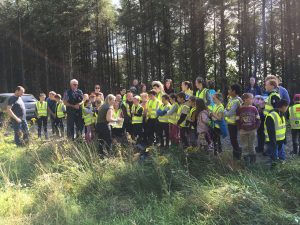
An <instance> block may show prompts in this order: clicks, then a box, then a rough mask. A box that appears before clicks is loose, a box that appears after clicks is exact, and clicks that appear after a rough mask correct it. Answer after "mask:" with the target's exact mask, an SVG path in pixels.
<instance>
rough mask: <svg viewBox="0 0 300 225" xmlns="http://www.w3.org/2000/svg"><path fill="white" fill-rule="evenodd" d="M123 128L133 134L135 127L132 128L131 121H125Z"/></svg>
mask: <svg viewBox="0 0 300 225" xmlns="http://www.w3.org/2000/svg"><path fill="white" fill-rule="evenodd" d="M123 128H124V130H125V132H127V133H129V134H130V135H133V129H132V124H131V121H125V122H124V125H123Z"/></svg>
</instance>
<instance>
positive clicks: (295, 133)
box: [289, 94, 300, 155]
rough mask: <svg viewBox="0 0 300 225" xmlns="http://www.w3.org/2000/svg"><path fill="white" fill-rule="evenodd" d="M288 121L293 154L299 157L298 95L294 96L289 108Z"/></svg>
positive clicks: (299, 109) (299, 115) (299, 104)
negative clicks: (292, 103)
mask: <svg viewBox="0 0 300 225" xmlns="http://www.w3.org/2000/svg"><path fill="white" fill-rule="evenodd" d="M289 120H290V124H291V132H292V140H293V154H295V155H296V154H299V155H300V149H299V145H300V143H299V142H300V94H296V95H295V96H294V105H293V106H291V107H290V108H289Z"/></svg>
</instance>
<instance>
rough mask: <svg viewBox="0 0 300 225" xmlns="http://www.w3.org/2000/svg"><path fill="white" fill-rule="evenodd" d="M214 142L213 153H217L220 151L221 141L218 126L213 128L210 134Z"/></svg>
mask: <svg viewBox="0 0 300 225" xmlns="http://www.w3.org/2000/svg"><path fill="white" fill-rule="evenodd" d="M212 139H213V143H214V153H215V154H218V153H221V152H222V143H221V130H220V129H219V128H214V130H213V135H212Z"/></svg>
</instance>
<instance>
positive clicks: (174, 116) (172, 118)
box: [169, 102, 179, 125]
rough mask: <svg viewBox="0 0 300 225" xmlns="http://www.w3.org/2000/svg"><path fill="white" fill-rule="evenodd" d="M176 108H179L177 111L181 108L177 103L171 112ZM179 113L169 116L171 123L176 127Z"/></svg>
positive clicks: (175, 112)
mask: <svg viewBox="0 0 300 225" xmlns="http://www.w3.org/2000/svg"><path fill="white" fill-rule="evenodd" d="M174 107H177V111H178V108H179V105H178V103H177V102H175V103H174V104H173V105H172V107H171V110H173V108H174ZM177 111H174V112H173V114H171V115H169V123H171V124H174V125H176V124H177V121H178V120H177Z"/></svg>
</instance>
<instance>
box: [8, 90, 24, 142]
mask: <svg viewBox="0 0 300 225" xmlns="http://www.w3.org/2000/svg"><path fill="white" fill-rule="evenodd" d="M24 93H25V89H24V88H23V87H22V86H18V87H17V88H16V90H15V93H14V95H13V96H11V97H9V99H8V103H7V107H6V110H7V113H8V115H9V117H10V118H11V123H12V127H13V129H14V135H15V143H16V145H17V146H23V145H24V144H26V143H28V141H29V130H28V125H27V122H26V108H25V104H24V102H23V100H22V95H23V94H24ZM21 134H23V141H21V139H20V136H21Z"/></svg>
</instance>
